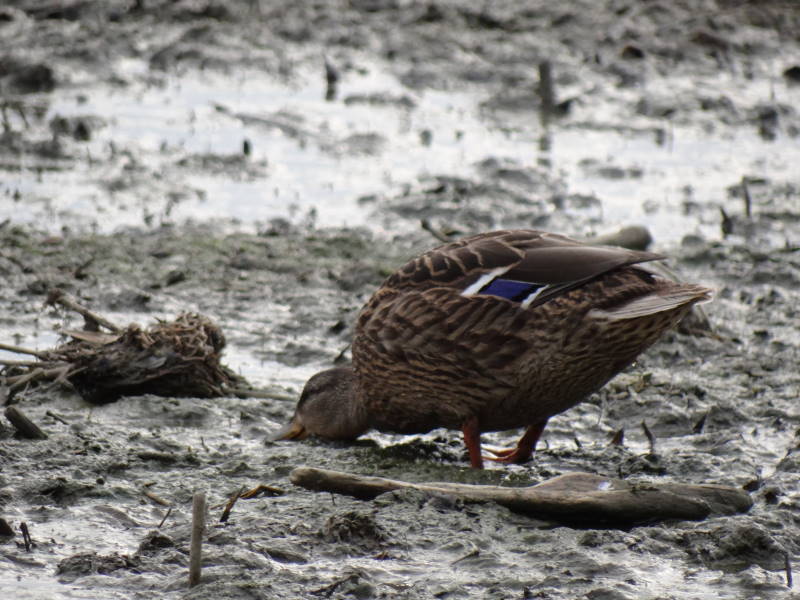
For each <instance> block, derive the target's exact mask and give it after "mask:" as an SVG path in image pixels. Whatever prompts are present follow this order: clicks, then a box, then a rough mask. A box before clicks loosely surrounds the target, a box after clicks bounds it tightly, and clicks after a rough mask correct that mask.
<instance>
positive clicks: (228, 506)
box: [219, 486, 245, 523]
mask: <svg viewBox="0 0 800 600" xmlns="http://www.w3.org/2000/svg"><path fill="white" fill-rule="evenodd" d="M244 490H245V486H242V487H240V488H239V489H238V490H236V491H235V492H234V493H233V494H232V495H231V497H230V498H229V499H228V503H227V504H226V505H225V510H223V511H222V516H221V517H220V518H219V522H220V523H225V522H226V521H227V520H228V517H230V516H231V511H232V510H233V505H234V504H236V501H237V500H238V499H239V498H241V497H242V494H243V493H244Z"/></svg>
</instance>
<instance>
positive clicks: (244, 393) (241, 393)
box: [222, 386, 297, 401]
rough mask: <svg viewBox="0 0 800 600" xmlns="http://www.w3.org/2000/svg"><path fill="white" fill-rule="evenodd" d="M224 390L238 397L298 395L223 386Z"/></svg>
mask: <svg viewBox="0 0 800 600" xmlns="http://www.w3.org/2000/svg"><path fill="white" fill-rule="evenodd" d="M222 392H223V393H224V394H225V395H226V396H236V397H237V398H262V399H265V400H286V401H289V400H296V399H297V396H292V395H291V394H281V393H280V392H272V391H270V390H249V389H247V388H238V387H228V386H223V387H222Z"/></svg>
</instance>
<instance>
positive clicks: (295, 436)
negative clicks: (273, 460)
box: [270, 419, 308, 442]
mask: <svg viewBox="0 0 800 600" xmlns="http://www.w3.org/2000/svg"><path fill="white" fill-rule="evenodd" d="M307 437H308V431H306V428H305V427H303V425H302V424H301V423H299V422H298V421H297V419H292V420H291V421H289V424H288V425H286V426H285V427H284V428H282V429H281V430H280V431H278V432H277V433H275V434H274V435H273V436H272V437H271V438H270V441H272V442H279V441H281V440H304V439H305V438H307Z"/></svg>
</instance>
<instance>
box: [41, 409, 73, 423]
mask: <svg viewBox="0 0 800 600" xmlns="http://www.w3.org/2000/svg"><path fill="white" fill-rule="evenodd" d="M44 414H46V415H47V416H48V417H50V418H51V419H55V420H56V421H58V422H59V423H63V424H64V425H69V421H67V420H66V419H65V418H64V417H60V416H58V415H57V414H56V413H54V412H53V411H52V410H48V411H47V412H45V413H44Z"/></svg>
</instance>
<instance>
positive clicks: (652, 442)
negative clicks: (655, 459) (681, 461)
mask: <svg viewBox="0 0 800 600" xmlns="http://www.w3.org/2000/svg"><path fill="white" fill-rule="evenodd" d="M642 429H643V430H644V434H645V435H646V436H647V441H648V443H649V444H650V454H655V453H656V436H654V435H653V432H652V431H650V428H649V427H648V426H647V423H646V422H645V421H642Z"/></svg>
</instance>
